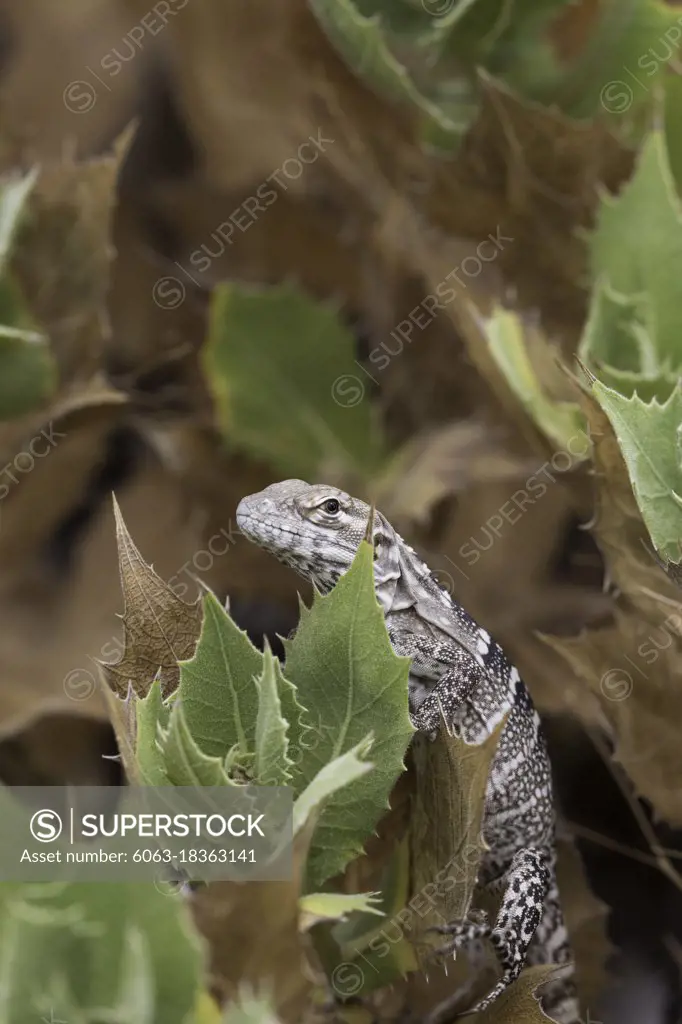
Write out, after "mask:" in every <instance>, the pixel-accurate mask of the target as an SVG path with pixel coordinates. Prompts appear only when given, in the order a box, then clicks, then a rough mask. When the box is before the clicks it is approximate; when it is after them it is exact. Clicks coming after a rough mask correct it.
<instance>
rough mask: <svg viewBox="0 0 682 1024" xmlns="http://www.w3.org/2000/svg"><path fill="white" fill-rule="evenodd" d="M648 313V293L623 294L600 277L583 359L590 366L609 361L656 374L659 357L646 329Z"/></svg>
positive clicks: (585, 334) (580, 351)
mask: <svg viewBox="0 0 682 1024" xmlns="http://www.w3.org/2000/svg"><path fill="white" fill-rule="evenodd" d="M647 316H648V311H647V298H646V295H622V294H621V293H620V292H617V291H615V290H614V289H613V288H612V287H611V286H610V285H609V283H608V281H607V280H606V279H605V278H600V280H598V281H597V283H596V284H595V286H594V289H593V291H592V297H591V301H590V312H589V316H588V318H587V323H586V324H585V329H584V331H583V336H582V339H581V342H580V347H579V349H578V355H579V357H580V359H581V360H582V361H583V362H584V363H586V364H587V365H588V366H590V367H595V366H596V367H599V366H601V365H602V364H606V365H607V366H610V367H618V368H619V369H621V370H628V371H631V372H632V373H635V374H642V375H651V374H654V373H655V372H656V370H657V368H658V359H657V355H656V349H655V347H654V343H653V340H652V338H651V336H650V334H649V333H648V331H647V329H646V320H647Z"/></svg>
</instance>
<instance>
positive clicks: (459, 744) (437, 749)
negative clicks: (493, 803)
mask: <svg viewBox="0 0 682 1024" xmlns="http://www.w3.org/2000/svg"><path fill="white" fill-rule="evenodd" d="M503 724H504V723H501V724H500V725H499V726H498V727H497V729H496V730H495V732H494V733H493V734H492V736H490V737H489V739H487V740H486V741H485V743H482V744H480V745H479V746H469V745H468V744H466V743H465V742H464V740H462V739H460V738H459V737H457V736H454V735H450V734H449V733H448V732H447V730H445V729H441V730H440V732H439V733H438V736H437V737H436V739H435V740H434V741H433V742H430V741H428V740H427V739H426V738H425V737H423V736H417V737H415V742H414V761H415V772H416V788H417V792H416V799H415V805H414V811H413V816H412V825H411V831H410V842H411V849H412V865H413V866H412V890H413V892H414V893H415V894H417V895H419V894H421V893H423V892H432V891H433V885H434V882H435V883H436V892H435V893H434V900H433V902H432V900H431V898H429V900H428V901H427V902H428V904H429V907H430V909H429V911H428V912H426V913H425V914H424V916H423V917H422V915H421V913H420V915H419V917H418V918H416V920H417V921H419V927H418V932H419V933H420V934H419V935H418V938H419V940H420V942H423V943H425V944H426V943H429V944H432V945H435V946H438V945H442V939H441V938H440V937H439V936H434V935H433V934H431V935H429V934H428V932H427V931H426V929H428V928H430V927H432V926H433V925H435V924H443V923H444V921H445V922H447V921H455V920H460V919H462V918H464V917H466V914H467V912H468V910H469V907H470V904H471V900H472V897H473V894H474V889H475V886H476V878H477V874H478V865H479V861H480V858H481V854H482V852H483V850H484V849H485V847H484V844H483V837H482V833H481V824H482V818H483V808H484V804H485V790H486V786H487V783H488V776H489V774H490V764H491V762H492V759H493V757H494V756H495V751H496V749H497V745H498V742H499V738H500V733H501V731H502V728H503ZM422 932H424V934H423V935H422V934H421V933H422Z"/></svg>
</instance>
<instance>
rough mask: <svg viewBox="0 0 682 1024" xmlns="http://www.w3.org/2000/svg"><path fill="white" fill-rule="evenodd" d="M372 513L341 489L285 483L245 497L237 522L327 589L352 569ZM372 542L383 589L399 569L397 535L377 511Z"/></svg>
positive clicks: (251, 537)
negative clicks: (384, 583)
mask: <svg viewBox="0 0 682 1024" xmlns="http://www.w3.org/2000/svg"><path fill="white" fill-rule="evenodd" d="M370 511H371V509H370V506H369V505H368V504H366V502H364V501H360V500H359V498H353V497H351V495H350V494H346V492H345V491H341V490H339V488H338V487H330V486H328V485H326V484H308V483H306V482H305V481H304V480H282V481H281V482H280V483H277V484H271V485H270V486H269V487H266V488H265V490H263V491H259V492H258V493H257V494H250V495H249V496H248V497H246V498H243V499H242V500H241V501H240V503H239V507H238V508H237V523H238V525H239V528H240V530H241V532H242V533H243V534H244V535H245V536H246V537H248V538H249V540H252V541H254V542H255V543H256V544H259V545H260V546H261V547H263V548H265V549H266V550H268V551H270V552H271V553H272V554H273V555H275V556H276V557H277V558H278V559H279V560H280V561H281V562H284V563H285V564H286V565H289V566H291V567H292V568H293V569H295V570H296V571H297V572H298V573H300V575H301V576H305V577H306V579H309V580H312V582H313V583H315V584H316V586H317V587H318V588H319V589H320V590H322V591H327V590H330V589H331V588H332V587H333V586H334V584H335V583H336V582H337V581H338V579H339V577H340V576H342V575H343V574H344V573H345V572H347V571H348V569H350V567H351V564H352V562H353V558H354V557H355V553H356V551H357V549H358V545H359V544H360V541H361V540H363V538H364V537H365V535H366V533H367V523H368V520H369V516H370ZM372 538H373V542H374V578H375V583H376V585H377V589H378V588H379V587H380V585H381V584H382V583H383V582H385V581H386V580H388V579H392V578H395V575H396V572H397V571H398V570H397V562H396V558H397V554H396V548H397V544H396V541H395V538H396V535H395V533H394V531H393V529H392V527H391V526H390V524H389V523H388V522H387V521H386V519H385V518H384V517H383V516H382V515H381V513H380V512H375V513H374V523H373V528H372Z"/></svg>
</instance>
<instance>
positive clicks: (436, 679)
mask: <svg viewBox="0 0 682 1024" xmlns="http://www.w3.org/2000/svg"><path fill="white" fill-rule="evenodd" d="M388 635H389V638H390V641H391V644H392V646H393V650H394V651H395V653H396V654H401V655H404V656H405V657H409V658H412V671H413V673H414V675H415V676H417V677H418V678H419V679H424V680H432V681H433V688H432V690H431V692H430V693H429V694H428V696H427V697H426V699H425V700H423V701H421V702H420V703H418V704H417V705H415V704H414V702H413V700H412V695H410V716H411V718H412V722H413V724H414V725H415V726H416V728H417V729H419V730H420V732H425V733H429V734H430V733H433V732H435V731H436V730H437V729H438V728H439V727H440V724H441V721H442V717H443V716H445V721H446V723H449V722H450V721H451V719H452V715H453V714H454V712H455V711H456V710H458V709H459V708H460V707H461V706H462V704H463V703H464V702H465V701H466V700H468V699H469V698H470V697H471V695H472V693H473V692H474V690H475V688H476V686H477V684H478V683H479V682H480V678H481V669H480V667H479V666H478V665H477V664H476V662H475V661H474V660H473V659H472V658H471V656H470V655H469V654H468V653H467V652H466V651H465V650H464V649H463V648H461V647H459V646H458V645H457V644H454V643H451V642H450V641H447V640H440V639H434V638H433V637H431V636H426V635H425V634H424V633H413V632H412V631H411V630H405V629H401V630H397V629H391V628H389V630H388ZM441 709H442V711H441Z"/></svg>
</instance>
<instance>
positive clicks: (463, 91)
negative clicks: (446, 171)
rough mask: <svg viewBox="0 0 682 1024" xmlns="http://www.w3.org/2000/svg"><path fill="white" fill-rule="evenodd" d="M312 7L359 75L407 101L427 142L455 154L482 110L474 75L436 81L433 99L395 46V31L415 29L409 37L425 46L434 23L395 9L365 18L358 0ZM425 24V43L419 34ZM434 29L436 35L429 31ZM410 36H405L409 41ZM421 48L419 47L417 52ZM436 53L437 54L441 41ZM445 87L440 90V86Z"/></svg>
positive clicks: (312, 2)
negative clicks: (418, 120) (393, 44)
mask: <svg viewBox="0 0 682 1024" xmlns="http://www.w3.org/2000/svg"><path fill="white" fill-rule="evenodd" d="M308 5H309V7H310V9H311V10H312V12H313V14H314V15H315V17H316V18H317V19H318V21H319V22H320V24H321V25H322V28H323V29H324V31H325V32H326V34H327V35H328V36H329V39H330V40H331V42H332V44H333V45H334V46H335V47H336V49H337V50H338V51H339V53H340V54H341V56H342V57H343V58H344V60H345V61H346V63H347V64H348V66H349V67H350V68H352V70H353V71H355V72H356V73H357V74H358V75H359V76H360V77H361V78H363V79H364V80H365V81H366V82H367V83H368V84H369V85H371V87H372V88H373V89H374V90H375V91H376V92H377V93H378V94H379V95H381V96H385V97H386V98H388V99H389V100H391V99H392V100H398V101H401V102H403V103H405V104H407V105H409V106H411V107H413V108H416V110H417V111H419V114H420V117H421V125H422V132H423V137H424V139H425V141H427V142H428V143H429V144H430V145H431V146H433V147H434V148H435V149H439V150H442V151H443V152H445V153H450V154H452V153H454V152H455V151H456V150H457V149H458V148H459V144H460V142H461V141H462V139H463V137H464V135H465V134H466V132H467V130H468V128H469V127H470V125H471V123H472V122H473V120H474V118H475V116H476V114H477V112H478V98H477V94H476V89H475V86H474V83H473V81H472V80H471V77H470V76H469V77H467V76H465V75H452V74H451V76H450V80H449V81H448V83H447V85H445V84H444V83H438V82H437V81H436V80H433V81H432V83H431V84H432V86H433V90H434V95H433V96H431V97H429V96H428V95H427V94H426V93H425V92H424V91H420V89H419V88H418V87H417V85H416V84H415V81H414V80H413V78H412V77H411V75H410V73H409V72H408V70H407V68H406V66H405V65H404V64H403V63H401V62H400V60H398V59H397V57H396V56H395V55H394V53H393V52H391V48H390V45H389V43H390V40H391V38H392V34H391V28H393V29H395V28H396V27H397V24H398V21H397V17H396V15H397V16H398V18H400V17H401V15H402V23H400V27H401V28H402V29H403V31H404V30H405V29H409V32H410V36H409V38H410V39H411V41H412V42H413V43H414V42H416V43H417V44H418V45H419V43H420V42H421V45H422V47H423V46H424V44H425V43H428V42H429V41H430V40H432V39H433V35H432V32H433V28H432V26H433V22H432V21H431V19H429V18H428V16H427V17H426V18H424V12H423V11H422V12H421V18H416V17H414V16H413V17H412V18H410V19H409V20H407V22H406V21H405V9H404V8H403V9H401V8H397V7H396V6H395V5H393V9H391V7H386V8H385V10H383V11H382V12H381V15H379V14H372V15H369V16H365V15H364V14H363V13H362V12H361V10H360V9H359V8H360V6H361V5H360V4H359V3H356V4H354V3H353V2H352V0H308ZM420 21H421V25H422V34H423V37H424V38H423V39H422V40H421V41H420V40H419V36H418V35H415V30H416V29H417V28H418V26H419V22H420ZM429 30H431V31H429ZM403 38H405V37H403ZM416 49H417V47H416V46H414V45H413V47H412V50H413V52H414V51H415V50H416ZM430 49H431V50H432V52H434V53H435V41H434V42H433V43H432V45H431V47H430ZM439 85H440V88H438V86H439Z"/></svg>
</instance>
